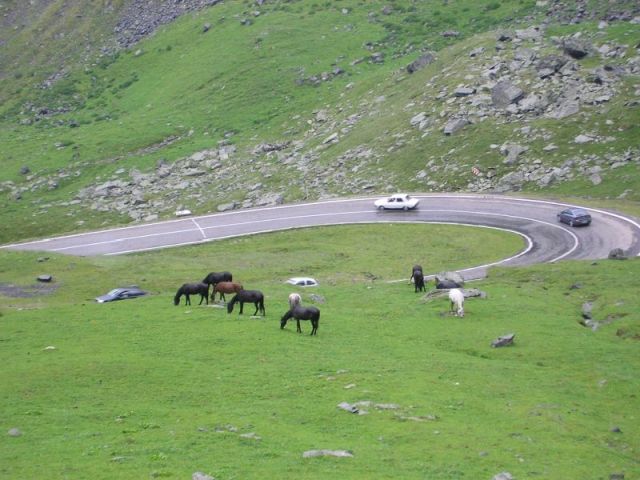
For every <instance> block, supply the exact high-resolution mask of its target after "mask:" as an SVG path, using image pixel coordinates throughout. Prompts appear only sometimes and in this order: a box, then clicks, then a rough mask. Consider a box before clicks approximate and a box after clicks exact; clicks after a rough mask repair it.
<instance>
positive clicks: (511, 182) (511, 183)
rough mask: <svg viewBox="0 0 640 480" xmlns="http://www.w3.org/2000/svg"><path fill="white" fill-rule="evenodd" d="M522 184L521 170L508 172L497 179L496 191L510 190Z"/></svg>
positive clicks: (516, 188) (518, 188)
mask: <svg viewBox="0 0 640 480" xmlns="http://www.w3.org/2000/svg"><path fill="white" fill-rule="evenodd" d="M523 184H524V174H523V173H522V172H509V173H507V174H506V175H505V176H504V177H502V178H500V180H498V184H497V185H496V188H495V189H496V191H497V192H511V191H517V190H520V189H521V188H522V185H523Z"/></svg>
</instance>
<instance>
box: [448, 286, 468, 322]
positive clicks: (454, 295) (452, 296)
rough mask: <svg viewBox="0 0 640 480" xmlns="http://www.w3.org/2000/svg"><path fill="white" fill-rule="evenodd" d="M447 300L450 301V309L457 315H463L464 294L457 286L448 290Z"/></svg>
mask: <svg viewBox="0 0 640 480" xmlns="http://www.w3.org/2000/svg"><path fill="white" fill-rule="evenodd" d="M449 300H450V301H451V308H450V311H451V312H453V311H454V307H455V315H457V316H458V317H464V294H463V293H462V292H461V291H460V289H458V288H452V289H451V290H449Z"/></svg>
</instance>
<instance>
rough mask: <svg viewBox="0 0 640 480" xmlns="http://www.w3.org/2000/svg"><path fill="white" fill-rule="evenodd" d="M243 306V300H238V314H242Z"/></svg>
mask: <svg viewBox="0 0 640 480" xmlns="http://www.w3.org/2000/svg"><path fill="white" fill-rule="evenodd" d="M243 308H244V302H243V301H242V300H240V313H239V314H240V315H242V309H243Z"/></svg>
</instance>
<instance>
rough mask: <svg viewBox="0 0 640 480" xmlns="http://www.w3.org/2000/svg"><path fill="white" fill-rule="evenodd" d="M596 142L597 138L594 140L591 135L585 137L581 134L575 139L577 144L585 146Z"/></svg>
mask: <svg viewBox="0 0 640 480" xmlns="http://www.w3.org/2000/svg"><path fill="white" fill-rule="evenodd" d="M594 140H595V138H593V137H592V136H590V135H584V134H580V135H578V136H577V137H576V138H574V139H573V142H574V143H577V144H579V145H581V144H583V143H590V142H593V141H594Z"/></svg>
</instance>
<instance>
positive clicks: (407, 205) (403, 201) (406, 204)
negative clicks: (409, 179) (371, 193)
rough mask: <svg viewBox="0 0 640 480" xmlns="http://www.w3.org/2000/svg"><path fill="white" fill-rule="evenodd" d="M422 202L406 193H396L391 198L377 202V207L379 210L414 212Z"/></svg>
mask: <svg viewBox="0 0 640 480" xmlns="http://www.w3.org/2000/svg"><path fill="white" fill-rule="evenodd" d="M418 203H420V201H419V200H418V199H417V198H413V197H411V195H407V194H406V193H394V194H393V195H391V196H390V197H387V198H381V199H380V200H376V202H375V206H376V208H377V209H378V210H387V209H389V210H412V209H414V208H416V207H417V206H418Z"/></svg>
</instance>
